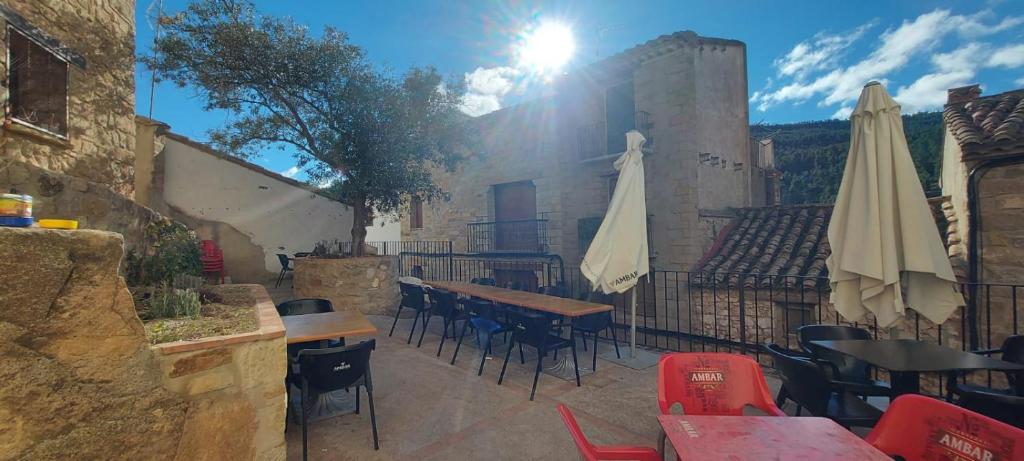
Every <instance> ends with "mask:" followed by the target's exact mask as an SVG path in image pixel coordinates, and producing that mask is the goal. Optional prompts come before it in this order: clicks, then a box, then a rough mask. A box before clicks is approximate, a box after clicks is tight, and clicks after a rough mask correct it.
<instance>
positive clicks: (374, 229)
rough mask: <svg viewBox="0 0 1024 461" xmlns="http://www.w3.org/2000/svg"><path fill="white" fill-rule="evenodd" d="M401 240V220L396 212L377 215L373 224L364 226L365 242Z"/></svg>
mask: <svg viewBox="0 0 1024 461" xmlns="http://www.w3.org/2000/svg"><path fill="white" fill-rule="evenodd" d="M401 240H402V221H401V219H400V218H399V217H398V214H397V213H395V214H390V215H384V216H378V217H376V218H374V219H373V225H372V226H369V227H367V228H366V241H367V242H400V241H401Z"/></svg>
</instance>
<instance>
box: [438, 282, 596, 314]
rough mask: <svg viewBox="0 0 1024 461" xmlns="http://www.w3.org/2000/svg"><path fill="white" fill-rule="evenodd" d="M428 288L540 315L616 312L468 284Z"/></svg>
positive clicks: (520, 292) (459, 283)
mask: <svg viewBox="0 0 1024 461" xmlns="http://www.w3.org/2000/svg"><path fill="white" fill-rule="evenodd" d="M423 283H424V284H425V285H428V286H431V287H434V288H440V289H442V290H448V291H451V292H454V293H459V294H463V295H466V296H473V297H476V298H481V299H486V300H488V301H492V302H496V303H502V304H511V305H513V306H519V307H525V308H527V309H533V310H538V311H544V312H550V313H552V314H559V315H564V316H566V317H580V316H583V315H590V314H596V313H598V312H608V311H611V310H612V309H613V307H612V306H611V305H608V304H597V303H590V302H586V301H577V300H575V299H566V298H559V297H556V296H549V295H542V294H538V293H531V292H529V291H520V290H511V289H508V288H498V287H492V286H489V285H477V284H474V283H467V282H446V281H436V280H431V281H424V282H423Z"/></svg>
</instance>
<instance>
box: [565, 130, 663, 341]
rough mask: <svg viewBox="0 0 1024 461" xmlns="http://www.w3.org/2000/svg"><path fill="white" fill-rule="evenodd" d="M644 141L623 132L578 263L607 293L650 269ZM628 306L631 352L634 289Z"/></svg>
mask: <svg viewBox="0 0 1024 461" xmlns="http://www.w3.org/2000/svg"><path fill="white" fill-rule="evenodd" d="M645 141H646V139H644V136H643V135H642V134H640V132H638V131H635V130H633V131H630V132H628V133H626V152H625V153H624V154H622V156H621V157H619V158H618V160H616V161H615V169H617V170H619V179H618V181H617V182H616V183H615V192H613V193H612V200H611V203H609V204H608V211H607V212H606V213H605V215H604V219H603V220H602V221H601V227H599V228H598V229H597V234H595V235H594V240H593V241H592V242H591V244H590V248H588V249H587V254H586V256H584V257H583V262H582V263H581V264H580V271H582V272H583V275H584V276H586V277H587V279H589V280H590V283H591V284H592V285H593V286H594V289H595V290H597V289H600V290H601V291H603V292H605V293H607V294H611V293H625V292H626V291H627V290H629V289H630V288H633V287H634V286H635V285H636V283H637V282H638V281H639V280H640V277H643V276H644V275H646V274H647V273H648V272H649V271H650V263H649V260H648V258H649V256H650V255H649V253H648V250H647V198H646V194H645V192H644V162H643V158H644V154H643V150H642V148H643V145H644V142H645ZM630 306H631V309H630V310H631V321H630V345H631V347H630V351H631V355H632V356H635V355H636V290H634V291H633V293H632V300H631V302H630Z"/></svg>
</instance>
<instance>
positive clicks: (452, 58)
mask: <svg viewBox="0 0 1024 461" xmlns="http://www.w3.org/2000/svg"><path fill="white" fill-rule="evenodd" d="M157 1H158V0H157ZM186 4H187V2H186V1H184V0H164V11H165V13H170V12H175V11H179V10H181V9H183V8H184V6H185V5H186ZM150 5H151V0H140V1H139V2H138V6H137V13H136V16H137V39H136V40H137V51H138V52H139V53H148V52H149V49H150V45H151V43H152V41H153V34H154V30H153V27H152V24H153V23H154V21H153V19H152V17H154V15H155V8H150ZM256 5H257V8H258V9H259V10H260V12H262V13H264V14H270V15H280V16H291V17H293V18H294V19H295V20H296V21H298V22H300V23H303V24H306V25H308V26H309V27H310V29H311V30H314V31H318V30H322V28H323V27H324V26H325V25H333V26H335V27H337V28H339V29H341V30H344V31H346V32H348V33H349V35H350V38H351V41H352V42H353V43H355V44H357V45H360V46H362V47H363V48H365V50H366V51H367V54H368V57H369V59H370V60H371V61H372V62H374V63H376V64H378V65H380V66H382V67H387V68H389V69H393V70H394V71H395V72H401V71H403V70H405V69H407V68H408V67H410V66H423V65H433V66H435V67H437V68H438V69H439V70H440V71H441V72H442V73H444V74H446V75H450V76H452V77H453V78H459V79H466V80H467V83H469V86H470V90H471V93H470V98H469V100H468V102H467V107H466V109H465V110H466V111H467V112H470V113H473V114H479V113H485V112H487V111H489V110H493V109H495V108H498V107H504V106H507V105H509V104H514V103H515V102H516V101H519V100H522V99H527V98H530V97H531V96H532V95H535V94H538V93H539V92H540V91H542V90H543V86H544V85H545V83H543V81H542V79H536V78H530V79H524V77H523V75H524V72H523V71H522V70H521V69H520V66H518V65H517V58H516V57H515V52H514V46H515V45H514V44H515V43H517V40H520V37H521V33H522V31H523V30H527V29H529V28H530V27H531V26H532V25H535V24H537V23H538V22H539V21H559V22H562V23H564V24H567V25H568V26H569V27H570V28H571V30H572V33H573V36H574V38H575V42H576V50H575V53H574V55H573V58H572V59H571V60H570V61H569V62H568V63H567V64H566V65H565V66H564V70H565V71H571V70H572V69H573V68H574V67H576V66H579V65H581V64H585V63H588V62H592V61H595V60H597V59H601V58H604V57H608V56H610V55H613V54H615V53H617V52H619V51H622V50H624V49H627V48H630V47H632V46H635V45H637V44H639V43H643V42H644V41H647V40H650V39H652V38H655V37H657V36H658V35H662V34H667V33H671V32H674V31H679V30H693V31H695V32H697V33H698V34H700V35H705V36H711V37H722V38H730V39H736V40H741V41H743V42H745V43H746V44H747V72H748V81H749V86H750V88H749V96H750V114H751V115H750V117H751V123H757V122H760V121H764V122H768V123H785V122H795V121H804V120H820V119H828V118H833V117H845V116H847V115H848V113H849V110H850V108H851V107H852V105H853V103H854V102H855V100H856V97H857V95H858V94H859V91H860V88H861V86H862V85H863V84H864V83H866V82H867V81H869V80H871V79H876V80H881V81H883V82H884V83H885V84H886V85H887V87H888V89H889V92H890V93H891V94H892V95H893V96H894V97H895V98H896V99H897V100H898V101H899V102H900V103H901V104H902V105H903V107H904V113H912V112H918V111H921V110H936V109H938V108H940V107H941V104H942V103H943V102H944V101H945V90H946V89H947V88H951V87H955V86H960V85H964V84H969V83H980V84H981V85H982V87H983V89H984V93H985V94H994V93H999V92H1002V91H1006V90H1010V89H1015V88H1022V87H1024V1H1022V0H1004V1H988V2H983V1H974V2H966V1H962V2H961V1H950V0H947V1H932V0H914V1H858V2H833V1H814V2H811V1H800V2H796V1H771V2H762V1H739V0H733V1H716V2H706V1H703V2H683V1H678V0H676V1H672V0H665V1H634V2H626V1H614V2H613V1H603V2H598V1H587V0H577V1H551V2H526V1H517V2H497V1H479V0H478V1H469V0H466V1H458V0H447V1H425V0H421V1H398V0H379V1H374V2H354V1H336V0H335V1H319V0H303V1H256ZM150 78H151V75H150V74H149V72H148V71H146V70H145V69H144V68H142V67H140V68H139V69H138V72H137V74H136V83H137V90H136V92H137V103H136V107H137V111H138V113H140V114H142V115H148V114H149V113H150V103H149V101H150ZM201 108H202V102H201V101H200V100H198V99H196V98H195V96H194V95H193V93H192V92H191V91H190V90H189V89H179V88H176V87H174V85H171V84H169V83H162V84H158V85H157V88H156V92H155V95H154V104H153V107H152V116H153V117H154V118H156V119H158V120H161V121H164V122H166V123H168V124H170V125H171V127H172V130H173V131H175V132H177V133H181V134H184V135H186V136H189V137H191V138H193V139H196V140H199V141H205V140H206V139H207V131H208V130H210V129H212V128H216V127H218V126H220V125H221V124H223V123H224V122H225V121H226V120H228V119H229V117H230V115H229V114H226V113H211V112H204V111H202V109H201ZM254 161H255V162H256V163H259V164H261V165H262V166H264V167H267V168H269V169H271V170H274V171H278V172H287V173H288V174H289V175H295V177H296V178H298V179H302V178H304V175H303V173H302V172H298V171H295V170H294V169H291V170H290V168H291V167H292V166H293V165H294V163H295V162H294V161H293V159H292V158H291V157H290V155H288V153H286V152H279V151H269V152H267V153H266V154H265V155H263V157H262V158H260V159H256V160H254Z"/></svg>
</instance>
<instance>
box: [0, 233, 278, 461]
mask: <svg viewBox="0 0 1024 461" xmlns="http://www.w3.org/2000/svg"><path fill="white" fill-rule="evenodd" d="M123 255H124V240H123V239H122V237H121V236H120V235H118V234H114V233H110V232H101V231H93V230H77V231H60V230H48V229H18V228H7V227H0V363H2V365H0V368H2V369H3V370H4V372H5V375H4V376H5V378H4V379H2V380H0V459H4V460H6V459H104V460H139V459H145V460H167V461H171V460H186V459H187V460H221V459H237V460H252V459H255V460H282V461H283V460H284V459H285V454H286V453H285V451H286V445H285V439H284V417H285V388H284V376H285V371H286V369H287V368H286V367H287V363H286V357H285V330H284V324H283V323H282V322H281V319H280V317H278V315H277V310H276V309H275V308H274V304H273V302H272V301H271V300H270V297H269V296H268V295H267V292H266V290H265V289H264V288H263V287H262V286H259V285H248V286H245V287H246V288H247V289H248V294H249V295H251V296H250V298H251V302H252V305H254V306H255V307H256V312H257V315H258V319H259V323H258V328H257V329H256V330H254V331H250V332H247V333H239V334H233V335H225V336H215V337H207V338H202V339H198V340H194V341H179V342H174V343H164V344H159V345H155V346H152V345H150V344H149V341H148V340H147V338H146V332H145V330H144V328H143V325H142V322H141V321H140V320H139V317H138V316H137V315H136V312H135V306H134V304H133V302H132V296H131V293H129V291H128V288H127V287H126V286H125V283H124V279H123V278H121V277H120V276H119V275H118V267H119V265H120V263H121V260H122V257H123Z"/></svg>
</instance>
